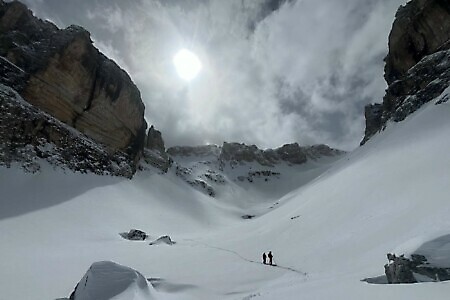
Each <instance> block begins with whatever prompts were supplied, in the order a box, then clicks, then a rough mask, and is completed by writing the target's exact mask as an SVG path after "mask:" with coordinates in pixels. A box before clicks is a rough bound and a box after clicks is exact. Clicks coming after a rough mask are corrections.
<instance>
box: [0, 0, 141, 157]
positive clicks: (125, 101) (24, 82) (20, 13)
mask: <svg viewBox="0 0 450 300" xmlns="http://www.w3.org/2000/svg"><path fill="white" fill-rule="evenodd" d="M0 55H1V56H3V57H4V58H2V59H0V69H2V70H4V71H5V72H3V73H2V74H1V75H0V83H3V84H5V85H8V86H10V87H12V88H14V89H15V90H16V91H17V92H19V94H20V95H21V96H22V97H23V98H24V99H25V100H26V101H28V102H29V103H31V104H33V105H34V106H36V107H38V108H40V109H41V110H43V111H45V112H47V113H48V114H50V115H52V116H54V117H55V118H57V119H58V120H60V121H62V122H64V123H66V124H67V125H69V126H71V127H73V128H75V129H77V130H78V131H80V132H81V133H84V134H85V135H86V136H88V137H90V138H92V139H93V140H95V141H97V142H99V143H101V144H104V145H105V146H106V148H107V149H108V151H109V152H110V153H114V152H116V151H121V152H124V153H126V154H127V155H128V156H129V158H130V160H131V161H132V164H134V165H135V164H136V162H137V160H138V158H139V157H140V153H141V151H142V148H143V146H144V138H145V129H146V126H147V125H146V122H145V120H144V105H143V103H142V100H141V97H140V92H139V90H138V89H137V87H136V86H135V85H134V83H133V82H132V81H131V79H130V77H129V76H128V74H127V73H126V72H125V71H123V70H122V69H120V68H119V67H118V66H117V65H116V64H115V63H114V62H113V61H112V60H110V59H108V58H106V57H105V56H104V55H103V54H101V53H100V52H99V51H98V50H97V49H96V48H95V47H94V46H93V45H92V40H91V39H90V35H89V32H87V31H86V30H84V29H83V28H81V27H77V26H70V27H68V28H66V29H64V30H60V29H58V28H57V27H56V26H55V25H53V24H51V23H49V22H47V21H42V20H39V19H37V18H35V17H34V16H33V15H32V13H31V11H29V10H28V9H27V8H26V6H25V5H23V4H21V3H20V2H16V1H14V2H10V3H5V2H3V1H1V0H0Z"/></svg>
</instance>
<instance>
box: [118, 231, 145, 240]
mask: <svg viewBox="0 0 450 300" xmlns="http://www.w3.org/2000/svg"><path fill="white" fill-rule="evenodd" d="M120 236H121V237H123V238H124V239H127V240H130V241H144V240H145V239H146V238H147V237H148V235H147V234H146V233H145V232H144V231H142V230H139V229H130V231H129V232H122V233H120Z"/></svg>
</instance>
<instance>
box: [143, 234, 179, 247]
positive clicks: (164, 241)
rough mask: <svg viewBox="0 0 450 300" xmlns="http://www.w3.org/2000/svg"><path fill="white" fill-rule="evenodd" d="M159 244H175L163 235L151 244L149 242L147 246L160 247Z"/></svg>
mask: <svg viewBox="0 0 450 300" xmlns="http://www.w3.org/2000/svg"><path fill="white" fill-rule="evenodd" d="M160 244H166V245H174V244H175V242H174V241H172V239H171V238H170V236H168V235H163V236H161V237H159V238H157V239H156V240H154V241H153V242H150V244H149V245H160Z"/></svg>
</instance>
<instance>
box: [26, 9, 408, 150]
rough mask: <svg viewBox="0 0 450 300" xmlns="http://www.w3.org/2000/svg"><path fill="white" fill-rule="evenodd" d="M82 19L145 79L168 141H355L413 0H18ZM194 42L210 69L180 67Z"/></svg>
mask: <svg viewBox="0 0 450 300" xmlns="http://www.w3.org/2000/svg"><path fill="white" fill-rule="evenodd" d="M23 2H24V3H26V4H27V5H28V6H29V7H30V8H31V9H32V10H33V11H34V12H35V15H37V16H38V17H40V18H43V19H49V20H51V21H52V22H54V23H56V24H57V25H58V26H60V27H66V26H68V25H71V24H78V25H81V26H83V27H85V28H86V29H87V30H88V31H90V32H91V35H92V39H93V40H94V43H95V46H96V47H98V48H99V49H100V50H101V51H102V52H104V53H105V54H106V55H107V56H109V57H110V58H112V59H114V60H115V61H116V62H117V63H118V64H119V65H120V66H121V67H122V68H123V69H125V70H126V71H127V72H128V73H129V74H130V76H131V77H132V79H133V81H134V82H135V83H136V85H137V86H138V87H139V89H140V91H141V94H142V100H143V101H144V103H145V105H146V113H145V116H146V119H147V122H148V123H149V125H151V124H153V125H155V127H156V128H157V129H159V130H161V131H162V134H163V138H164V140H165V142H166V145H168V146H173V145H198V144H205V143H216V144H221V143H222V142H223V141H237V142H245V143H247V144H256V145H258V146H260V147H262V148H267V147H278V146H280V145H282V144H285V143H290V142H298V143H300V144H302V145H309V144H318V143H325V144H328V145H330V146H332V147H336V148H341V149H344V150H351V149H353V148H355V147H357V145H358V144H359V142H360V140H361V139H362V136H363V133H364V106H365V105H366V104H367V103H371V102H381V100H382V97H383V94H384V90H385V88H386V84H385V82H384V79H383V66H384V63H383V57H384V56H385V55H386V53H387V37H388V34H389V31H390V28H391V24H392V21H393V18H394V14H395V11H396V10H397V8H398V7H399V6H400V5H401V4H404V3H405V2H406V0H135V1H131V0H130V1H123V0H64V1H61V0H23ZM182 48H188V49H190V50H191V51H193V52H194V53H196V54H197V55H198V57H199V58H200V60H201V62H202V64H203V69H202V71H201V72H200V74H199V75H198V76H197V77H196V78H195V79H194V80H192V81H190V82H186V81H184V80H182V79H181V78H179V76H178V75H177V73H176V71H175V68H174V65H173V62H172V60H173V57H174V55H175V54H176V53H177V51H178V50H180V49H182Z"/></svg>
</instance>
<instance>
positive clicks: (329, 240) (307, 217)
mask: <svg viewBox="0 0 450 300" xmlns="http://www.w3.org/2000/svg"><path fill="white" fill-rule="evenodd" d="M447 94H448V92H447ZM449 111H450V103H444V104H440V105H434V103H433V102H431V103H429V104H428V105H426V106H424V108H422V109H421V110H420V111H418V112H416V113H415V114H414V115H412V116H410V117H409V118H408V119H407V120H405V121H404V122H402V123H398V124H389V126H388V128H387V130H386V131H384V132H383V133H382V134H379V135H378V136H376V137H375V138H373V139H372V140H371V141H369V142H368V143H367V144H366V145H365V146H364V147H361V148H359V149H357V150H355V151H354V152H353V153H351V154H350V155H348V156H347V157H345V158H344V159H342V160H340V161H339V162H337V163H336V164H335V165H334V166H333V167H332V168H331V169H329V170H328V171H326V172H325V173H323V174H322V175H321V176H319V177H318V178H317V179H315V180H313V181H311V182H309V183H308V184H307V185H305V186H302V187H301V188H299V189H296V190H294V191H291V192H289V193H288V194H286V195H285V196H283V197H282V198H280V199H278V200H277V201H276V203H278V205H276V206H275V207H274V208H273V209H269V207H270V206H271V205H272V204H273V201H272V202H270V203H269V202H267V203H261V204H260V207H267V212H266V213H265V214H263V215H261V216H258V217H257V218H254V219H250V220H244V219H242V218H241V215H242V214H245V213H246V211H245V210H244V209H242V208H238V207H236V206H235V205H234V203H228V202H227V201H226V197H224V198H220V197H219V198H218V199H213V198H210V197H208V196H206V195H204V194H202V193H200V192H198V191H195V190H193V189H191V188H190V187H189V186H188V185H186V184H179V180H178V179H177V178H176V177H174V176H171V175H168V176H167V175H166V176H163V175H159V174H157V173H155V172H143V173H140V174H138V175H137V176H136V177H135V178H134V179H133V180H125V179H118V178H111V177H98V176H93V175H80V174H62V172H61V171H54V170H51V169H49V170H44V171H43V172H42V173H39V174H24V173H23V172H22V171H21V170H18V169H15V168H11V169H4V168H3V169H0V194H1V198H0V207H1V209H0V232H2V234H1V238H2V241H1V244H0V254H1V255H0V298H1V299H56V298H60V297H68V296H69V295H70V293H71V292H72V290H73V288H74V287H75V285H76V283H77V282H78V281H79V280H80V279H81V278H82V277H83V275H84V273H85V272H86V270H87V269H88V268H89V266H90V265H91V264H92V263H93V262H95V261H103V260H111V261H114V262H117V263H119V264H122V265H126V266H129V267H132V268H134V269H136V270H138V271H139V272H141V273H142V274H143V275H144V276H145V277H146V278H148V280H149V282H151V283H152V285H153V287H154V290H153V296H154V297H155V298H156V299H346V300H347V299H409V300H410V299H425V298H431V299H448V295H449V294H450V282H424V283H419V284H410V285H406V284H400V285H384V284H378V285H375V284H368V283H366V282H362V281H361V280H362V279H364V278H367V277H376V276H379V275H383V272H384V270H383V265H384V264H385V263H387V261H386V259H385V257H386V253H387V252H395V253H397V254H403V253H404V254H405V255H408V254H411V253H414V252H415V251H416V250H417V249H418V248H420V247H421V246H422V245H423V244H425V243H427V242H429V241H431V240H434V239H437V240H436V243H434V244H433V245H434V246H433V247H428V248H426V249H425V250H426V252H427V253H426V254H427V257H428V258H430V260H432V261H434V262H438V261H439V263H440V265H443V264H444V265H445V264H448V266H447V267H450V242H449V241H448V240H447V239H446V238H445V237H446V236H447V235H448V234H450V218H449V217H448V216H449V215H450V201H449V195H450V184H449V183H450V168H449V167H450V152H449V151H448V150H449V149H450V139H448V137H449V136H450V118H448V115H449ZM235 200H236V199H235ZM241 201H245V199H241ZM131 228H138V229H141V230H144V231H146V232H147V233H148V234H149V235H150V239H149V240H153V239H156V238H157V237H159V236H161V235H166V234H168V235H170V236H171V238H172V239H173V240H174V241H175V242H176V244H175V245H172V246H168V245H163V244H161V245H156V246H150V245H148V242H149V241H127V240H124V239H122V238H121V237H120V236H119V233H120V232H124V231H128V230H129V229H131ZM428 245H429V244H428ZM422 249H424V248H422ZM269 250H271V251H273V253H274V258H275V263H276V264H277V266H276V267H274V266H267V265H263V264H261V263H260V260H261V255H262V253H263V252H264V251H265V252H268V251H269ZM117 299H120V298H117Z"/></svg>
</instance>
